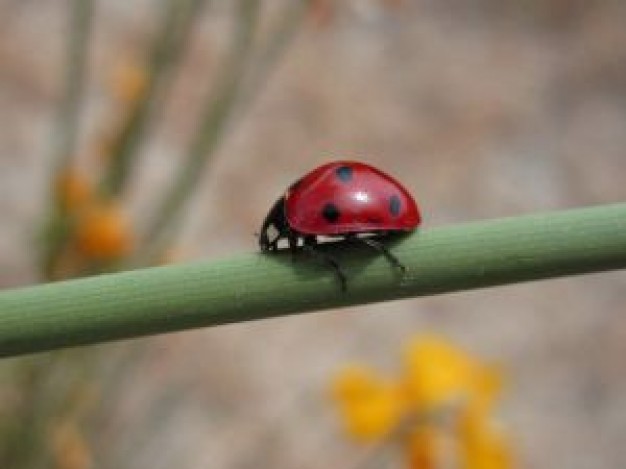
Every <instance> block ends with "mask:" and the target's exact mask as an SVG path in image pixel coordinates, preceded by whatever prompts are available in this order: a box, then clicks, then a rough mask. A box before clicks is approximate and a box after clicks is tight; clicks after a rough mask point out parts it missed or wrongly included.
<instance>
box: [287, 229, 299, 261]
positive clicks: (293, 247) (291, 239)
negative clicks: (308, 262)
mask: <svg viewBox="0 0 626 469" xmlns="http://www.w3.org/2000/svg"><path fill="white" fill-rule="evenodd" d="M298 238H299V236H298V234H297V233H295V232H293V231H289V234H288V235H287V243H288V244H289V251H290V252H291V260H292V261H293V260H295V258H296V253H297V252H298Z"/></svg>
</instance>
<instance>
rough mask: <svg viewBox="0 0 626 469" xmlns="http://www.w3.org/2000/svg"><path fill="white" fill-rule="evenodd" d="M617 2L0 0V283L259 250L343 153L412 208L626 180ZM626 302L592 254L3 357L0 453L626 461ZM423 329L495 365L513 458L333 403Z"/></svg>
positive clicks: (213, 459)
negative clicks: (277, 215) (373, 297)
mask: <svg viewBox="0 0 626 469" xmlns="http://www.w3.org/2000/svg"><path fill="white" fill-rule="evenodd" d="M625 25H626V4H625V3H624V2H621V1H619V0H594V1H583V0H524V1H513V0H498V1H496V0H477V1H473V2H463V1H460V0H437V1H435V0H345V1H339V0H334V1H333V0H311V1H301V2H298V1H289V0H285V1H278V0H271V1H270V0H267V1H252V0H205V1H202V0H185V1H182V0H181V1H175V0H160V1H157V0H142V1H135V2H125V1H121V0H109V1H107V2H91V1H85V0H84V1H70V0H66V1H61V0H54V1H47V2H42V1H33V0H28V1H16V0H0V216H1V217H2V220H3V221H2V223H0V288H11V287H17V286H22V285H29V284H34V283H38V282H42V281H47V280H54V279H62V278H70V277H76V276H82V275H90V274H95V273H99V272H105V271H114V270H120V269H125V268H129V267H136V266H146V265H154V264H162V263H167V262H185V261H187V260H198V259H213V258H217V257H224V256H228V255H230V254H233V253H237V252H251V251H255V250H256V249H257V245H256V239H255V237H254V233H255V232H256V231H257V230H258V229H259V227H260V223H261V221H262V219H263V217H264V216H265V214H266V212H267V210H268V209H269V208H270V206H271V204H272V203H273V202H274V201H275V199H276V198H277V197H278V196H279V195H280V194H281V191H282V190H283V189H284V188H285V187H286V186H287V185H288V184H290V183H291V182H292V181H293V180H295V179H297V178H298V177H299V176H301V175H302V174H303V173H305V172H306V171H309V170H310V169H312V168H314V167H315V166H316V165H319V164H321V163H323V162H326V161H328V160H330V159H338V158H348V159H357V160H362V161H365V162H368V163H370V164H373V165H375V166H377V167H379V168H381V169H383V170H384V171H386V172H389V173H390V174H392V175H395V176H397V177H399V179H401V180H402V182H403V183H404V184H405V186H406V187H407V188H409V190H410V191H412V192H413V194H414V195H415V197H416V199H417V201H418V203H419V204H420V206H421V208H422V210H423V214H424V217H425V220H424V226H436V225H442V224H449V223H459V222H464V221H469V220H477V219H483V218H492V217H500V216H515V215H520V214H523V213H529V212H540V211H548V210H556V209H566V208H570V207H576V206H585V205H593V204H603V203H611V202H617V201H624V200H626V155H625V152H624V149H625V148H626V27H625ZM512 242H515V241H514V240H512ZM625 312H626V276H625V275H624V273H621V272H617V273H603V274H596V275H587V276H583V277H577V278H575V277H572V278H566V279H560V280H550V281H544V282H538V283H530V284H523V285H513V286H508V287H499V288H493V289H486V290H481V291H472V292H465V293H457V294H452V295H444V296H440V297H429V298H422V299H415V300H404V301H397V302H390V303H383V304H376V305H368V306H361V307H357V308H348V309H343V310H341V311H326V312H320V313H314V314H308V315H303V316H297V317H286V318H277V319H271V320H266V321H261V322H253V323H245V324H236V325H230V326H222V327H216V328H212V329H206V330H194V331H188V332H181V333H176V334H168V335H164V336H158V337H153V338H145V339H139V340H133V341H125V342H121V343H114V344H105V345H99V346H92V347H85V348H81V349H76V350H69V351H60V352H54V353H47V354H40V355H36V356H31V357H23V358H16V359H7V360H3V361H2V362H0V467H1V468H3V469H14V468H20V469H21V468H51V467H52V468H61V469H89V468H137V469H140V468H151V469H158V468H172V467H177V468H198V467H211V468H229V469H230V468H237V469H239V468H252V467H255V468H256V467H272V468H294V467H297V468H311V469H313V468H329V467H333V468H334V467H337V468H352V467H354V468H357V467H358V468H361V467H363V468H364V467H412V468H414V469H415V468H431V467H434V468H438V467H468V468H470V467H473V468H492V469H496V468H505V467H529V468H541V467H568V468H615V467H623V466H624V465H625V464H626V446H625V445H624V435H626V362H625V361H624V357H625V356H626V319H625V317H626V316H623V314H624V313H625ZM423 334H436V336H437V337H438V338H439V339H437V340H439V341H442V342H443V341H445V343H447V344H449V345H447V346H449V347H453V348H454V350H458V351H457V352H454V353H456V354H457V355H459V356H465V357H466V358H467V360H469V361H470V362H471V363H470V364H469V365H467V363H465V362H463V363H465V364H464V365H463V367H466V368H467V369H472V370H476V369H478V368H480V367H482V366H483V363H489V364H490V365H489V366H491V364H493V366H496V367H497V368H498V370H499V371H498V373H497V374H498V378H497V379H498V380H499V381H502V383H503V384H502V387H501V389H500V388H499V387H498V389H499V390H498V391H497V394H498V403H497V405H495V404H494V405H493V407H492V406H491V405H490V409H489V415H490V416H489V419H490V420H491V419H493V420H494V421H495V420H497V424H498V426H499V428H503V429H504V432H505V434H506V437H505V439H506V445H505V446H506V448H507V449H506V453H507V455H506V457H505V456H502V454H500V453H502V452H504V450H502V448H500V450H499V451H500V453H499V454H500V456H499V457H485V458H484V459H480V458H477V459H476V458H475V459H474V460H473V462H468V461H470V459H467V458H465V459H464V457H463V456H462V455H461V456H459V455H458V454H456V453H455V451H456V450H449V451H448V450H441V449H437V450H436V452H438V454H439V453H442V452H446V451H448V452H450V453H451V454H452V456H450V455H448V456H445V457H442V458H441V459H437V458H431V457H430V456H428V457H422V458H421V459H420V457H417V456H414V457H410V458H407V457H406V456H405V454H404V449H401V448H399V446H398V445H393V440H394V439H399V440H401V441H402V442H405V441H406V438H403V437H402V438H400V437H398V428H401V424H399V423H398V424H397V426H396V424H392V425H391V427H392V428H391V430H389V428H387V430H389V431H387V433H385V431H384V430H382V431H381V432H380V433H381V434H383V436H380V437H372V438H370V439H369V440H368V441H365V442H363V441H355V439H354V436H355V435H351V434H350V430H349V425H348V429H347V430H346V425H345V423H346V422H345V421H344V420H346V419H348V420H349V418H350V417H349V412H348V413H347V414H346V413H345V412H344V414H342V413H341V411H340V410H341V406H339V407H338V406H337V405H336V402H335V401H336V400H337V395H339V396H340V397H339V400H341V399H342V398H341V396H344V397H345V395H346V394H345V393H343V394H342V392H339V391H337V385H336V384H335V385H334V384H333V383H334V382H335V383H336V381H334V380H336V379H337V378H336V377H337V376H338V375H337V373H339V376H340V377H339V380H340V381H341V379H344V384H345V380H346V379H347V378H346V376H347V375H345V374H344V375H341V373H342V372H341V371H340V370H341V369H342V367H344V366H345V365H346V364H347V363H352V362H358V363H365V364H367V367H372V368H373V369H375V370H376V374H377V375H376V376H378V375H381V376H387V377H398V376H403V373H406V370H405V371H402V370H403V365H402V363H403V362H402V360H403V358H402V357H403V356H404V355H403V354H405V353H408V352H406V350H405V347H406V346H407V344H410V343H413V342H412V341H414V340H416V339H415V337H418V338H419V337H424V336H423ZM431 342H432V340H431ZM447 346H446V347H447ZM435 348H436V347H435ZM444 348H445V347H444ZM438 350H439V349H438ZM460 350H462V351H463V352H460ZM446 353H447V352H446ZM454 353H451V354H448V355H454ZM448 355H446V356H448ZM426 356H428V355H426ZM455 356H456V355H455ZM470 357H471V358H470ZM478 357H480V358H478ZM457 358H458V357H457ZM457 358H454V359H451V360H452V361H454V363H457V361H458V360H457ZM467 360H466V361H467ZM460 361H463V360H460ZM435 362H437V360H433V361H432V363H435ZM442 363H444V365H443V366H444V368H445V363H449V362H447V361H445V360H443V362H442ZM479 363H480V365H479ZM455 366H456V365H455ZM405 367H406V365H405ZM459 367H461V366H460V365H459ZM461 368H462V367H461ZM463 369H465V368H463ZM357 375H358V373H357ZM365 375H367V373H365ZM359 376H360V378H358V379H356V380H352V381H350V379H348V381H350V382H352V383H353V384H354V382H358V383H360V384H358V385H357V386H356V387H357V388H358V389H359V390H360V391H358V392H357V394H359V396H362V395H363V394H364V393H365V394H367V395H368V396H370V397H371V396H372V395H375V396H378V397H380V396H386V395H387V394H385V393H386V391H381V389H383V388H384V389H387V387H386V386H387V384H389V383H388V382H385V383H387V384H385V385H384V386H383V385H380V386H379V384H380V382H379V381H377V380H379V378H372V376H369V375H368V376H369V377H366V378H363V373H361V374H360V375H359ZM381 379H382V378H381ZM388 379H390V380H392V381H393V380H396V379H399V378H388ZM368 380H369V381H368ZM374 381H376V382H378V383H379V384H377V385H376V386H378V387H376V386H373V385H371V384H372V383H371V382H374ZM368 382H369V383H370V385H368V384H367V383H368ZM381 382H382V381H381ZM364 383H365V384H364ZM333 386H335V394H334V396H335V397H334V398H333V391H332V389H333ZM368 386H369V387H368ZM341 387H342V386H341V385H340V386H339V388H341ZM348 387H350V386H348ZM391 387H393V386H391ZM452 387H454V386H452ZM470 387H471V386H470ZM344 388H345V386H344ZM363 388H367V389H369V390H370V391H368V392H365V391H363ZM373 388H375V389H376V390H375V391H372V390H371V389H373ZM460 388H462V389H465V388H464V387H463V386H460ZM460 388H459V389H460ZM342 389H343V388H342ZM350 389H352V388H350ZM394 389H395V388H394ZM438 389H439V388H438ZM481 389H482V388H481ZM490 389H493V388H490ZM457 391H458V389H457ZM442 392H443V391H442ZM492 392H493V393H495V391H492ZM368 393H369V394H368ZM348 394H349V395H353V394H354V393H353V394H350V393H348ZM378 397H376V398H375V399H373V400H374V401H376V402H379V403H380V402H383V401H384V402H388V400H386V399H387V398H382V397H381V398H380V399H378ZM368 399H369V398H367V399H365V400H364V402H365V404H363V402H361V404H362V405H361V404H360V405H361V408H362V409H365V408H366V413H368V416H370V415H374V414H375V415H378V416H380V415H382V414H384V415H386V416H388V415H390V412H391V411H389V410H388V409H389V406H386V407H385V406H379V407H377V409H378V410H376V411H371V407H369V406H368V404H367V402H370V401H368ZM394 399H395V398H394ZM362 401H363V400H362ZM394 402H395V401H394ZM381 407H385V409H387V410H384V411H380V408H381ZM392 407H393V406H392ZM394 408H395V407H394ZM338 410H339V411H338ZM344 410H345V409H344ZM357 413H358V412H357ZM391 413H392V414H393V412H391ZM346 415H348V417H346ZM359 415H362V413H361V414H359ZM393 415H395V414H393ZM367 418H370V417H367ZM376 418H378V417H376ZM376 418H373V420H375V421H377V422H378V420H376ZM366 420H367V419H366ZM383 426H384V425H383ZM387 427H389V425H387ZM390 432H391V433H390ZM353 433H354V432H353ZM357 433H358V432H357ZM374 433H376V431H374ZM400 433H402V432H400ZM357 436H358V435H357ZM361 436H362V435H361ZM370 436H371V435H370ZM404 436H406V435H404ZM415 438H418V437H415ZM503 438H504V437H503ZM365 439H367V438H365ZM357 440H358V438H357ZM415 441H417V440H415ZM419 441H420V442H423V441H425V440H419ZM403 444H404V443H403ZM400 446H402V445H400ZM426 446H427V447H428V448H430V449H428V448H427V450H426V451H427V452H428V451H431V452H432V451H433V450H432V447H430V446H428V445H426ZM416 451H417V450H416ZM492 453H493V451H492V452H491V453H490V454H492ZM420 454H421V453H420ZM429 454H430V453H429ZM481 454H482V453H481ZM492 456H493V454H492ZM435 460H436V461H435ZM433 461H435V462H433ZM442 461H443V462H442Z"/></svg>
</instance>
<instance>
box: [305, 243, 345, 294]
mask: <svg viewBox="0 0 626 469" xmlns="http://www.w3.org/2000/svg"><path fill="white" fill-rule="evenodd" d="M310 238H311V237H309V236H307V237H305V238H304V245H303V246H302V249H303V250H304V251H305V252H308V253H309V254H310V255H312V256H313V257H316V258H318V259H320V260H321V261H322V262H324V263H325V264H326V265H328V266H329V267H330V268H331V269H333V270H334V271H335V275H337V278H338V279H339V283H340V284H341V291H344V292H345V291H346V290H347V279H346V274H345V273H344V272H343V270H341V266H340V265H339V262H337V261H336V260H335V259H333V258H332V257H331V256H329V255H328V254H326V253H324V252H322V251H318V250H317V249H315V247H314V246H315V245H316V244H317V240H316V239H315V236H313V237H312V238H313V241H311V239H310Z"/></svg>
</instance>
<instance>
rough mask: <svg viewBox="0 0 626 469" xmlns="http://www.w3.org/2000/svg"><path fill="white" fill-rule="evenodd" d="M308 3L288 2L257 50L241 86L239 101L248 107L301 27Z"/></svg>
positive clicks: (298, 0) (308, 1) (302, 0)
mask: <svg viewBox="0 0 626 469" xmlns="http://www.w3.org/2000/svg"><path fill="white" fill-rule="evenodd" d="M310 3H311V0H290V1H289V2H288V5H287V6H286V7H285V8H284V11H283V12H282V15H279V17H278V20H277V21H276V24H275V25H274V26H273V28H272V29H271V31H270V33H269V34H268V37H267V38H266V39H265V41H264V44H262V46H261V47H260V48H259V49H260V50H259V52H257V56H256V58H255V60H254V62H253V63H252V64H251V66H250V73H249V74H248V75H247V76H246V77H245V83H244V84H243V88H244V89H243V92H242V97H241V101H243V102H245V103H246V104H247V105H248V107H249V106H250V104H251V102H252V101H253V100H254V98H255V97H257V96H258V92H259V91H260V90H261V89H262V88H263V86H264V85H265V83H266V82H267V80H268V79H269V76H270V74H271V72H272V71H273V70H274V69H275V68H276V67H275V66H276V63H277V62H278V61H279V60H280V58H281V57H282V56H283V54H284V52H285V49H286V48H287V47H288V46H289V45H290V44H291V42H292V40H293V38H294V36H295V34H296V33H297V32H298V29H299V28H300V26H301V25H302V21H303V19H304V17H305V14H306V13H307V11H308V7H309V5H310Z"/></svg>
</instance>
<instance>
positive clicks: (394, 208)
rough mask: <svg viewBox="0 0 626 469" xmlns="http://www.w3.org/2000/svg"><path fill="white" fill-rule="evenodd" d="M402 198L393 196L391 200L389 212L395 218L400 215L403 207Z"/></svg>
mask: <svg viewBox="0 0 626 469" xmlns="http://www.w3.org/2000/svg"><path fill="white" fill-rule="evenodd" d="M401 205H402V204H401V202H400V197H398V196H397V195H392V196H391V198H390V199H389V211H390V212H391V214H392V215H393V216H394V217H397V216H398V215H400V207H401Z"/></svg>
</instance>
